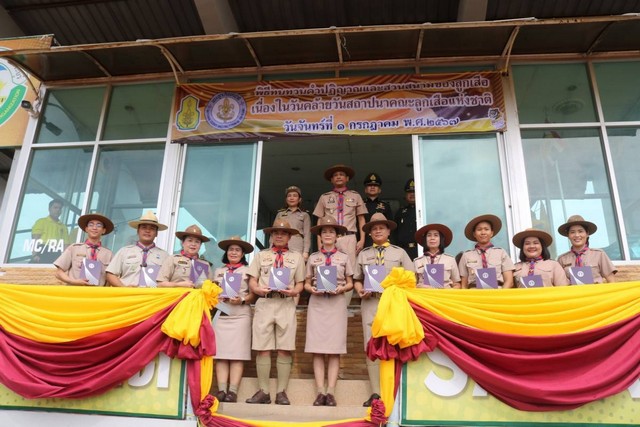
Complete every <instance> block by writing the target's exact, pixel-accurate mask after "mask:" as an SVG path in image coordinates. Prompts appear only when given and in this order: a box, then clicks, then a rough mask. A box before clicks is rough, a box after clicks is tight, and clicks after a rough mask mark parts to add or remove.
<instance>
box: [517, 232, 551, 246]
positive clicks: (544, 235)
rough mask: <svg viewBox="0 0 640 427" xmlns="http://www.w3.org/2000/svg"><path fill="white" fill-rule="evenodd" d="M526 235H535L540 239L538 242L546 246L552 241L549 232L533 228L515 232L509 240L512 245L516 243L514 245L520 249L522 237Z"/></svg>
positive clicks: (524, 237) (522, 241)
mask: <svg viewBox="0 0 640 427" xmlns="http://www.w3.org/2000/svg"><path fill="white" fill-rule="evenodd" d="M527 237H537V238H538V239H540V242H542V243H544V245H545V246H546V247H549V246H551V244H552V243H553V237H551V234H549V233H547V232H546V231H542V230H537V229H535V228H527V229H526V230H524V231H521V232H519V233H516V235H515V236H513V239H511V241H512V242H513V244H514V245H516V247H518V248H520V249H522V246H523V245H522V244H523V243H524V239H526V238H527Z"/></svg>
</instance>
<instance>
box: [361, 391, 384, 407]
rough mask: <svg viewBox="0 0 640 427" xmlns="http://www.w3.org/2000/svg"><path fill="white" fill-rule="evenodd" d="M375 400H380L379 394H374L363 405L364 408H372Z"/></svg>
mask: <svg viewBox="0 0 640 427" xmlns="http://www.w3.org/2000/svg"><path fill="white" fill-rule="evenodd" d="M375 399H380V395H379V394H378V393H373V394H372V395H371V396H370V397H369V399H367V401H366V402H364V403H363V404H362V406H365V407H366V406H371V404H372V403H373V401H374V400H375Z"/></svg>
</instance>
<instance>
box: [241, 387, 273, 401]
mask: <svg viewBox="0 0 640 427" xmlns="http://www.w3.org/2000/svg"><path fill="white" fill-rule="evenodd" d="M245 402H247V403H261V404H266V403H271V396H269V393H265V392H264V391H262V389H260V390H258V391H256V394H254V395H253V396H251V398H249V399H247V400H245Z"/></svg>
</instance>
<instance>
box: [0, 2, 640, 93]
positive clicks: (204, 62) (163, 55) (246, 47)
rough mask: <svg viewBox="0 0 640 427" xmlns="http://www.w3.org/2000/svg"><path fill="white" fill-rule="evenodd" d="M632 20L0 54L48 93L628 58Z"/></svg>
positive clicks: (632, 48) (403, 28)
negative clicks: (147, 83) (162, 81)
mask: <svg viewBox="0 0 640 427" xmlns="http://www.w3.org/2000/svg"><path fill="white" fill-rule="evenodd" d="M639 53H640V16H639V15H637V14H633V15H622V16H606V17H588V18H559V19H548V20H539V19H535V18H531V19H521V20H508V21H493V22H456V23H442V24H430V23H425V24H419V25H415V24H411V25H387V26H369V27H344V28H326V29H313V30H287V31H270V32H260V33H241V34H239V33H230V34H224V35H204V36H189V37H178V38H166V39H157V40H137V41H134V42H118V43H101V44H86V45H76V46H64V47H56V46H53V47H51V48H48V49H35V50H34V49H23V50H9V51H3V52H0V58H5V59H8V60H10V61H11V62H12V63H13V64H15V65H18V66H20V67H21V68H23V69H24V70H25V71H28V72H29V73H31V74H32V75H34V76H35V77H36V78H38V79H39V80H41V81H43V82H45V83H47V84H49V85H61V84H78V83H89V82H100V81H121V80H133V79H143V78H144V79H149V78H167V77H174V78H175V79H176V80H177V81H179V82H187V81H189V79H194V78H204V77H212V76H218V77H220V76H231V75H240V74H243V75H256V76H257V78H258V79H262V77H263V76H264V75H265V74H268V73H282V72H292V71H296V72H303V71H309V72H311V71H325V72H326V71H330V72H335V73H336V74H337V75H339V73H340V71H342V70H349V69H364V68H373V67H376V68H382V67H406V68H409V69H414V70H415V72H420V69H421V68H424V67H427V66H432V65H434V64H444V63H458V62H460V63H462V62H485V63H491V64H493V65H495V67H496V68H498V69H506V65H507V63H508V61H509V60H510V59H512V58H535V57H537V56H542V55H544V56H547V57H548V56H550V55H551V56H553V55H556V56H557V55H561V56H574V57H594V56H599V55H605V54H606V55H612V54H614V55H617V56H635V55H638V54H639Z"/></svg>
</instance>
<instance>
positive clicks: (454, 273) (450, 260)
mask: <svg viewBox="0 0 640 427" xmlns="http://www.w3.org/2000/svg"><path fill="white" fill-rule="evenodd" d="M427 264H431V258H430V257H429V256H428V255H423V256H421V257H418V258H416V259H414V260H413V265H414V266H415V268H416V276H418V285H417V287H418V288H430V286H428V285H425V284H424V267H425V266H426V265H427ZM435 264H444V287H445V288H450V287H451V285H453V283H460V272H459V271H458V265H457V264H456V259H455V258H454V257H452V256H451V255H449V254H440V255H438V256H437V257H436V258H435Z"/></svg>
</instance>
